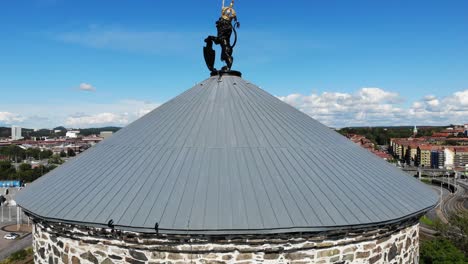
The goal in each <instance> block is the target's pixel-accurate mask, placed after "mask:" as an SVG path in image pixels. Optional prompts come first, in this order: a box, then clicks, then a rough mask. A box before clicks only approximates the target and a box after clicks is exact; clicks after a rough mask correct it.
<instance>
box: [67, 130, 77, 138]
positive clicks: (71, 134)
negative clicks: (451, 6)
mask: <svg viewBox="0 0 468 264" xmlns="http://www.w3.org/2000/svg"><path fill="white" fill-rule="evenodd" d="M78 134H80V131H78V130H70V131H67V134H65V136H66V137H67V138H77V137H78Z"/></svg>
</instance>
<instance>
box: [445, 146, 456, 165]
mask: <svg viewBox="0 0 468 264" xmlns="http://www.w3.org/2000/svg"><path fill="white" fill-rule="evenodd" d="M444 157H445V160H444V167H445V168H448V169H451V168H453V162H454V159H455V151H454V150H453V149H451V148H444Z"/></svg>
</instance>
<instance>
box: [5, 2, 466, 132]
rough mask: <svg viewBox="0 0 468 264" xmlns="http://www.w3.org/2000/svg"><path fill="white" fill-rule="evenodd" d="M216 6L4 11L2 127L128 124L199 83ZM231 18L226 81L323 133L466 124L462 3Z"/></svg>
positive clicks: (271, 5)
mask: <svg viewBox="0 0 468 264" xmlns="http://www.w3.org/2000/svg"><path fill="white" fill-rule="evenodd" d="M226 1H227V0H226ZM220 5H221V0H216V1H215V0H210V1H186V0H180V1H149V0H146V1H143V0H135V1H123V0H122V1H119V0H113V1H108V0H99V1H96V0H94V1H90V0H80V1H70V0H16V1H1V2H0V24H1V27H0V28H1V33H2V34H3V36H2V40H1V41H0V74H1V78H0V91H1V100H0V125H12V124H17V125H22V126H25V127H34V128H40V127H54V126H58V125H66V126H70V127H72V126H74V127H92V126H101V125H125V124H127V123H128V122H131V121H132V120H134V119H135V118H137V117H139V116H141V115H142V114H144V113H146V112H148V111H149V110H150V109H153V108H155V107H157V106H158V105H160V104H161V103H164V102H165V101H167V100H168V99H170V98H172V97H174V96H176V95H177V94H179V93H181V92H182V91H184V90H186V89H188V88H190V87H191V86H193V84H195V83H197V82H199V81H202V80H203V79H205V78H206V77H208V71H207V69H206V66H205V65H204V61H203V58H202V46H203V44H204V43H203V39H204V38H205V37H206V35H208V34H215V27H214V22H215V21H216V19H217V18H218V16H219V10H220ZM236 10H237V12H238V15H239V21H240V22H241V28H240V29H239V42H238V46H237V47H236V49H235V51H234V56H235V62H234V67H233V68H235V69H238V70H241V71H242V72H243V74H244V78H246V79H248V80H250V81H252V82H254V83H256V84H257V85H259V86H261V87H262V88H263V89H265V90H267V91H268V92H270V93H272V94H274V95H276V96H278V97H279V98H281V99H283V100H285V101H286V102H288V103H291V104H293V105H294V106H296V107H298V108H299V109H301V110H302V111H305V112H306V113H308V114H310V115H311V116H313V117H314V118H317V119H318V120H320V121H322V122H324V123H326V124H328V125H331V126H337V127H341V126H346V125H402V124H413V123H416V124H448V123H450V122H464V123H468V118H466V116H468V45H467V43H468V16H467V12H468V2H467V1H465V0H447V1H431V0H425V1H421V0H412V1H400V0H393V1H371V0H355V1H345V0H341V1H338V0H328V1H244V0H238V1H236ZM218 53H219V51H218ZM219 64H220V63H219V62H218V65H219ZM80 86H81V88H84V89H80ZM464 118H465V119H466V120H464Z"/></svg>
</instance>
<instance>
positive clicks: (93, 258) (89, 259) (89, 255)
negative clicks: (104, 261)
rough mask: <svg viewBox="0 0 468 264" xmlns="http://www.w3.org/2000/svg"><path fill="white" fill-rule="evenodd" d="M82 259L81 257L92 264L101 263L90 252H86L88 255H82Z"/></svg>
mask: <svg viewBox="0 0 468 264" xmlns="http://www.w3.org/2000/svg"><path fill="white" fill-rule="evenodd" d="M80 257H81V258H82V259H86V260H88V261H90V262H92V263H94V264H98V263H99V261H98V260H97V258H96V257H95V256H94V255H93V253H91V252H89V251H88V252H86V253H83V254H81V255H80Z"/></svg>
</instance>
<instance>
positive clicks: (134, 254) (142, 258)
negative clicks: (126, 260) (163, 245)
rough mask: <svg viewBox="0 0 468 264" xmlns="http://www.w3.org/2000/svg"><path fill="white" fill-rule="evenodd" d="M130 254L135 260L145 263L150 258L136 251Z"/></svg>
mask: <svg viewBox="0 0 468 264" xmlns="http://www.w3.org/2000/svg"><path fill="white" fill-rule="evenodd" d="M129 252H130V256H132V257H133V258H134V259H138V260H143V261H147V260H148V258H147V257H146V255H145V254H144V253H143V252H140V251H135V250H130V251H129Z"/></svg>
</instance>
